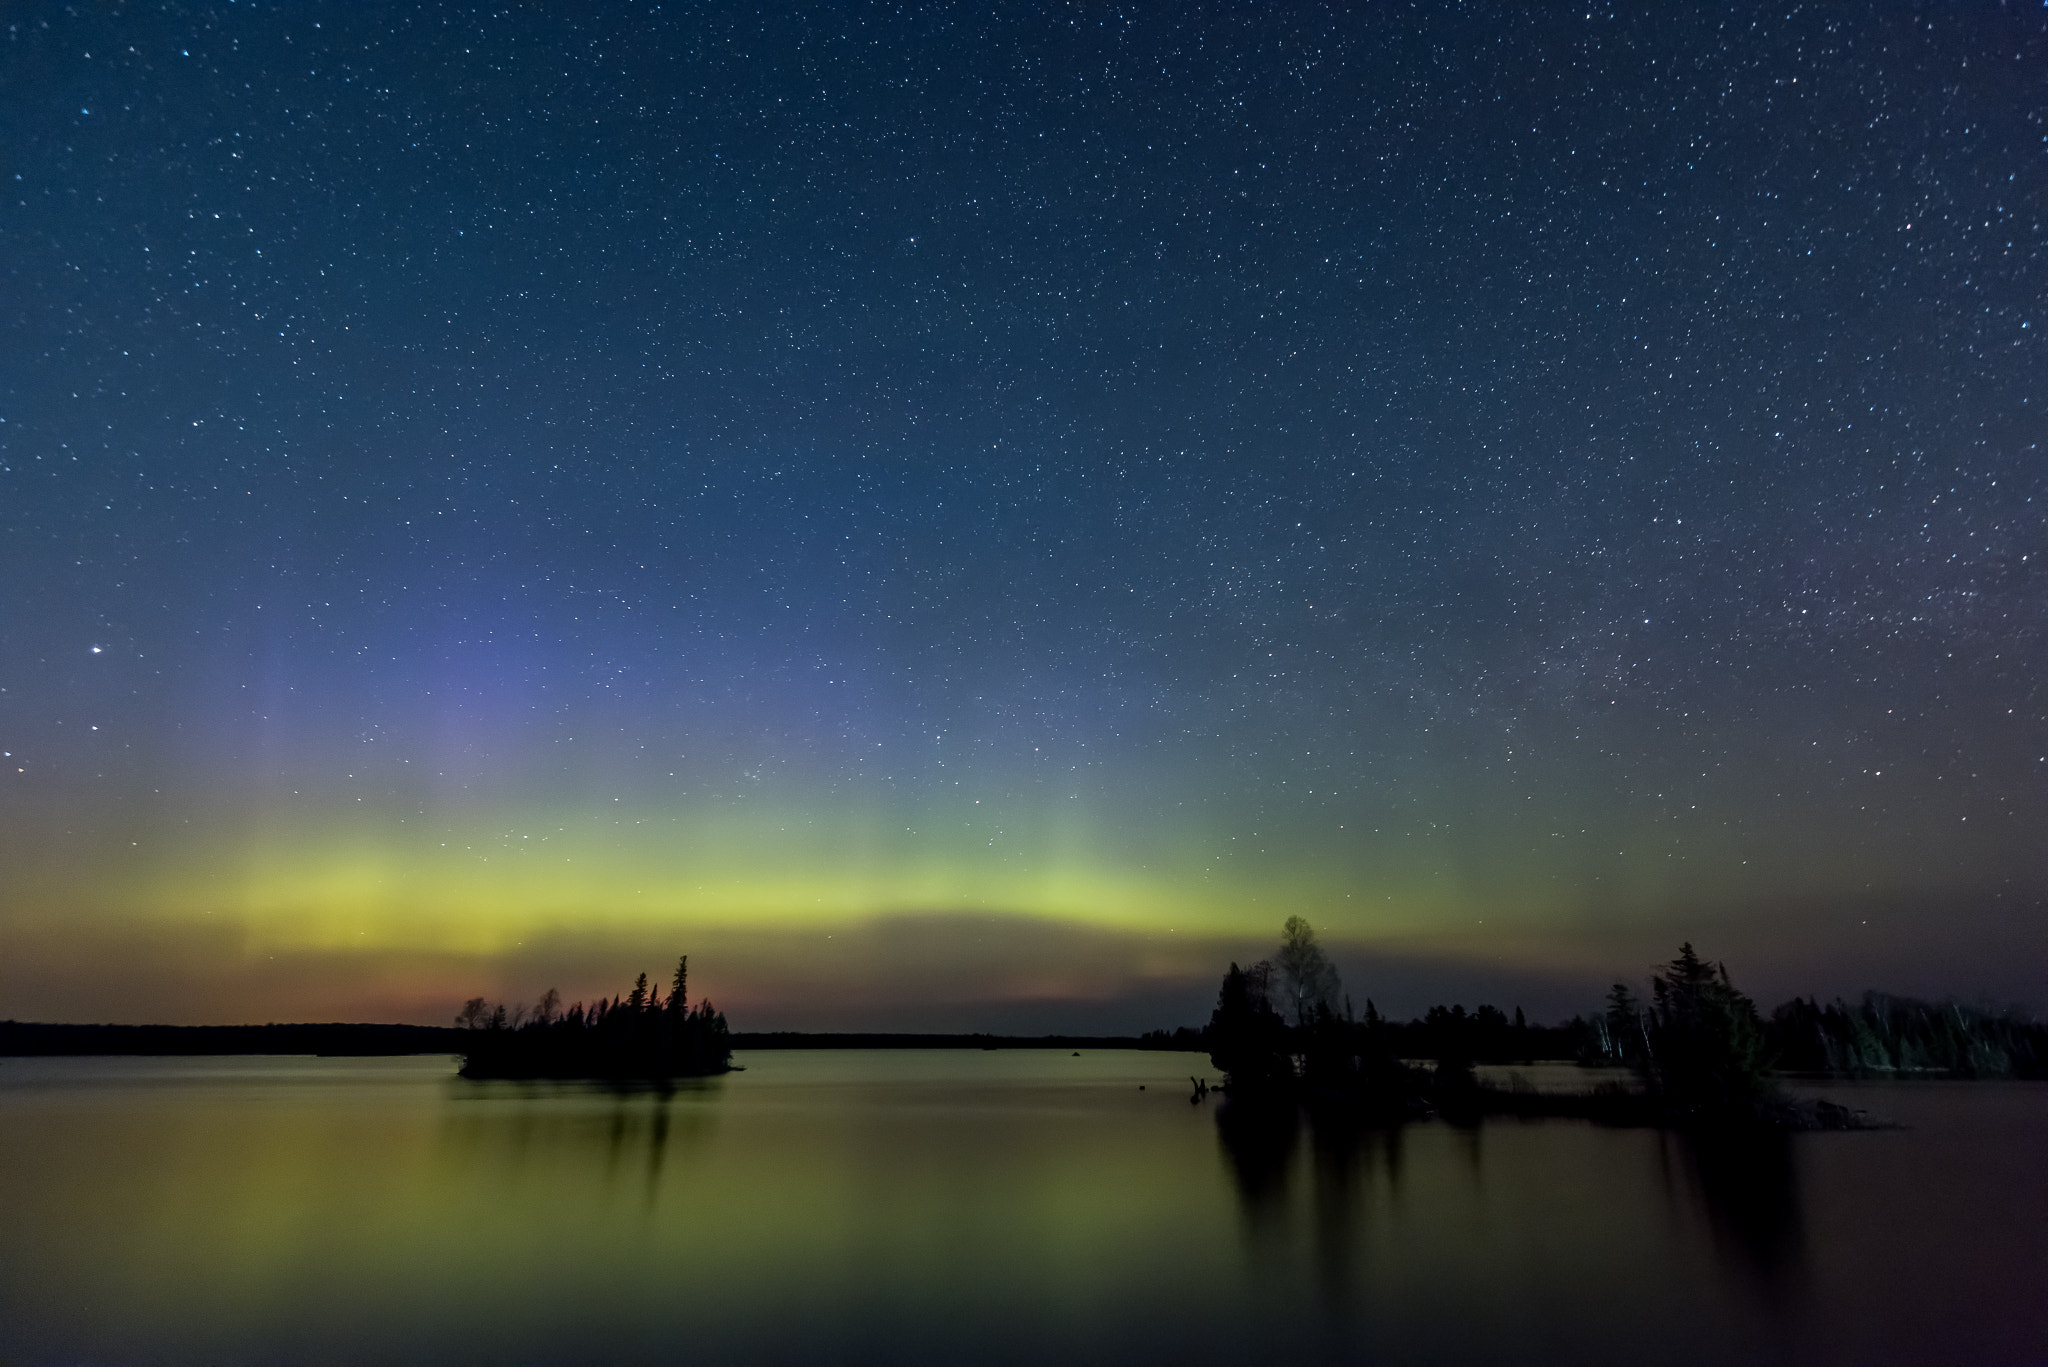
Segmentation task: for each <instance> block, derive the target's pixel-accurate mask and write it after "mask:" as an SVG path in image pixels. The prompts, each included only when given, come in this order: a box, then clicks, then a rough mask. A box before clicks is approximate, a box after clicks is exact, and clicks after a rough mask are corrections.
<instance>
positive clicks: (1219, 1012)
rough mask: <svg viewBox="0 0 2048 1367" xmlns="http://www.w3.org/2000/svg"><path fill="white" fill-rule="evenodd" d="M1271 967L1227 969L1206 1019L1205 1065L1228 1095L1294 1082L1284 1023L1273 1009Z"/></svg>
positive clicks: (1255, 966) (1292, 1065) (1257, 965)
mask: <svg viewBox="0 0 2048 1367" xmlns="http://www.w3.org/2000/svg"><path fill="white" fill-rule="evenodd" d="M1272 977H1273V966H1272V965H1271V964H1269V963H1266V962H1264V961H1261V962H1259V963H1255V964H1253V965H1252V966H1251V967H1250V968H1239V967H1238V966H1237V965H1236V964H1235V963H1233V964H1231V966H1230V971H1229V972H1228V973H1225V974H1224V975H1223V988H1222V990H1221V991H1220V992H1219V993H1218V994H1217V997H1216V1010H1215V1012H1214V1013H1213V1014H1211V1015H1210V1017H1209V1062H1211V1063H1212V1064H1214V1065H1215V1066H1216V1067H1217V1068H1218V1069H1220V1070H1221V1071H1222V1072H1223V1073H1224V1075H1225V1077H1226V1079H1227V1081H1226V1085H1227V1086H1229V1087H1230V1088H1231V1089H1232V1090H1234V1091H1238V1092H1243V1091H1250V1090H1258V1089H1261V1088H1270V1087H1273V1086H1276V1085H1278V1084H1281V1083H1284V1082H1291V1081H1293V1078H1294V1064H1293V1060H1292V1059H1291V1058H1290V1057H1289V1056H1288V1051H1287V1023H1286V1022H1285V1021H1284V1020H1282V1019H1281V1018H1280V1014H1279V1013H1278V1012H1277V1011H1275V1010H1274V1009H1273V1002H1272V998H1271V995H1270V994H1271V983H1272Z"/></svg>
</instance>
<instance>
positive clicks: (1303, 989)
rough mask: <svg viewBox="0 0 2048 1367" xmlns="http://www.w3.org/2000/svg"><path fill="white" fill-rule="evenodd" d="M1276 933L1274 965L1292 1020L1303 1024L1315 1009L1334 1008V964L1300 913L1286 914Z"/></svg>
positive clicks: (1335, 995)
mask: <svg viewBox="0 0 2048 1367" xmlns="http://www.w3.org/2000/svg"><path fill="white" fill-rule="evenodd" d="M1280 934H1281V939H1280V953H1279V954H1278V955H1276V956H1275V959H1276V960H1277V963H1276V965H1275V966H1276V967H1277V968H1279V970H1280V981H1281V984H1282V986H1283V988H1284V989H1285V991H1286V993H1287V1001H1288V1004H1289V1005H1291V1006H1292V1007H1293V1008H1294V1023H1295V1024H1296V1025H1307V1024H1308V1023H1309V1022H1310V1021H1311V1020H1313V1019H1315V1016H1316V1013H1317V1012H1318V1011H1321V1010H1334V1009H1335V1008H1336V1004H1337V996H1338V992H1339V984H1338V981H1337V966H1336V965H1335V964H1333V963H1331V962H1330V960H1329V957H1328V956H1327V955H1325V954H1324V953H1323V947H1322V946H1321V945H1319V944H1317V943H1316V932H1315V927H1313V926H1311V925H1310V924H1309V923H1308V922H1307V921H1305V920H1303V919H1302V918H1301V917H1299V916H1290V917H1288V918H1287V924H1286V925H1285V926H1284V927H1282V928H1281V932H1280Z"/></svg>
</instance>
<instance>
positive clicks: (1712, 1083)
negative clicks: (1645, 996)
mask: <svg viewBox="0 0 2048 1367" xmlns="http://www.w3.org/2000/svg"><path fill="white" fill-rule="evenodd" d="M1651 989H1652V991H1651V996H1652V998H1653V999H1654V1002H1655V1004H1654V1006H1653V1007H1652V1008H1651V1010H1650V1013H1649V1021H1650V1025H1649V1031H1648V1035H1649V1041H1648V1050H1647V1054H1648V1057H1647V1058H1646V1059H1645V1060H1644V1061H1643V1062H1642V1063H1641V1064H1639V1065H1638V1066H1639V1068H1640V1071H1641V1072H1642V1073H1643V1076H1644V1079H1645V1081H1646V1082H1647V1083H1648V1084H1649V1086H1650V1088H1651V1090H1652V1091H1654V1092H1656V1093H1657V1094H1658V1095H1659V1096H1661V1097H1663V1099H1664V1100H1665V1102H1666V1104H1667V1105H1669V1106H1671V1107H1672V1108H1673V1109H1674V1110H1675V1111H1677V1112H1678V1113H1679V1114H1681V1115H1683V1116H1687V1117H1690V1118H1693V1119H1696V1120H1703V1121H1714V1120H1723V1119H1741V1118H1746V1117H1751V1116H1754V1115H1755V1114H1756V1113H1757V1111H1758V1108H1759V1107H1760V1106H1761V1105H1762V1104H1763V1103H1764V1102H1766V1101H1767V1100H1769V1099H1770V1098H1771V1095H1772V1084H1771V1079H1770V1068H1769V1065H1768V1061H1767V1059H1766V1057H1765V1054H1764V1029H1763V1020H1762V1018H1761V1017H1760V1016H1758V1014H1757V1010H1756V1003H1755V1002H1752V1001H1751V1000H1750V999H1749V998H1748V997H1745V996H1743V995H1742V994H1741V993H1740V992H1738V991H1736V990H1735V988H1734V985H1733V984H1731V983H1730V982H1729V981H1728V968H1727V966H1726V965H1725V964H1723V965H1719V966H1718V967H1709V966H1708V965H1707V964H1706V963H1705V962H1704V961H1703V960H1701V958H1700V957H1699V955H1697V954H1696V953H1694V952H1693V947H1692V945H1691V944H1690V943H1687V944H1685V945H1683V946H1681V947H1680V949H1679V951H1678V957H1677V958H1675V959H1673V960H1672V961H1671V962H1670V963H1669V964H1668V965H1666V967H1665V971H1664V972H1662V973H1659V974H1658V975H1656V977H1655V978H1653V979H1652V980H1651Z"/></svg>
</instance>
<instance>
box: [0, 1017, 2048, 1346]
mask: <svg viewBox="0 0 2048 1367" xmlns="http://www.w3.org/2000/svg"><path fill="white" fill-rule="evenodd" d="M737 1061H739V1062H741V1063H743V1064H744V1065H745V1068H746V1071H744V1072H739V1073H734V1074H732V1075H731V1076H728V1077H723V1078H717V1079H711V1080H707V1081H703V1082H699V1083H693V1084H688V1085H685V1086H683V1087H681V1088H679V1089H677V1090H676V1091H675V1092H673V1093H672V1094H670V1095H666V1096H662V1095H655V1094H648V1093H642V1094H633V1095H619V1094H614V1093H610V1092H606V1091H603V1090H600V1089H596V1088H589V1087H582V1086H575V1085H563V1084H542V1085H534V1084H513V1083H466V1082H463V1081H461V1080H459V1079H457V1078H456V1077H454V1075H453V1074H454V1064H453V1062H452V1061H451V1060H449V1059H445V1058H401V1059H314V1058H206V1059H131V1058H118V1059H6V1060H4V1061H0V1363H7V1364H11V1365H21V1364H46V1363H48V1364H55V1363H65V1364H72V1363H149V1364H170V1363H290V1364H305V1363H412V1362H419V1363H429V1362H431V1363H570V1362H576V1363H585V1362H589V1363H594V1362H647V1363H654V1362H660V1363H681V1362H690V1363H702V1362H740V1361H744V1362H771V1363H772V1362H788V1363H799V1362H802V1363H810V1362H906V1363H922V1362H932V1363H936V1362H970V1361H971V1362H998V1363H1001V1362H1013V1363H1037V1362H1060V1363H1082V1362H1103V1363H1108V1362H1134V1361H1135V1362H1190V1363H1197V1362H1219V1361H1238V1362H1257V1361H1279V1360H1287V1361H1291V1362H1372V1363H1402V1362H1418V1363H1420V1362H1430V1363H1445V1362H1535V1363H1574V1364H1582V1363H1609V1362H1612V1363H1622V1362H1627V1363H1632V1364H1642V1363H1652V1362H1654V1363H1693V1362H1699V1363H1707V1362H1730V1363H1732V1362H1745V1363H1746V1362H1800V1363H1808V1362H1814V1363H1833V1362H1841V1363H1882V1362H1898V1363H1921V1362H1954V1363H2003V1362H2012V1363H2020V1362H2032V1363H2038V1362H2042V1361H2048V1161H2044V1160H2048V1085H2043V1084H2032V1083H1905V1084H1890V1085H1855V1086H1848V1085H1840V1086H1830V1087H1828V1088H1826V1089H1824V1092H1823V1094H1825V1095H1827V1096H1829V1097H1830V1098H1832V1099H1834V1100H1836V1101H1840V1102H1842V1103H1844V1104H1847V1105H1852V1106H1858V1107H1862V1108H1865V1109H1868V1110H1870V1111H1872V1112H1873V1113H1876V1114H1879V1115H1882V1116H1885V1117H1888V1118H1890V1119H1893V1120H1896V1121H1899V1122H1901V1123H1902V1124H1903V1125H1905V1126H1906V1127H1907V1128H1903V1129H1896V1130H1885V1131H1877V1132H1869V1133H1849V1134H1809V1135H1795V1136H1791V1137H1789V1138H1787V1139H1785V1140H1784V1141H1783V1142H1781V1143H1764V1144H1759V1145H1752V1146H1747V1147H1744V1148H1740V1149H1737V1150H1734V1151H1730V1150H1727V1149H1707V1150H1702V1149H1700V1148H1699V1147H1697V1146H1695V1145H1692V1144H1689V1143H1688V1142H1686V1141H1684V1140H1682V1139H1680V1138H1678V1137H1676V1136H1672V1135H1666V1134H1661V1133H1656V1132H1651V1131H1644V1130H1618V1129H1603V1128H1599V1127H1595V1126H1592V1125H1589V1124H1585V1123H1581V1122H1574V1121H1559V1120H1545V1121H1534V1122H1514V1121H1505V1122H1488V1123H1486V1124H1484V1125H1481V1126H1479V1127H1477V1128H1471V1129H1458V1128H1453V1127H1451V1126H1449V1125H1445V1124H1442V1123H1437V1122H1428V1123H1420V1124H1413V1125H1408V1126H1405V1127H1403V1128H1401V1129H1398V1130H1394V1131H1371V1130H1367V1131H1359V1132H1352V1133H1327V1132H1323V1133H1317V1132H1312V1131H1310V1130H1307V1129H1305V1128H1304V1129H1300V1130H1297V1131H1294V1132H1289V1131H1288V1130H1286V1129H1285V1128H1275V1127H1272V1126H1256V1125H1254V1126H1238V1125H1231V1126H1228V1127H1219V1124H1218V1114H1217V1101H1216V1099H1214V1098H1212V1099H1211V1100H1209V1101H1208V1102H1206V1103H1204V1104H1202V1105H1192V1104H1190V1101H1189V1093H1190V1087H1189V1082H1188V1076H1189V1074H1191V1073H1192V1074H1201V1075H1204V1076H1213V1070H1212V1069H1211V1068H1210V1067H1209V1065H1208V1060H1207V1059H1206V1058H1204V1057H1201V1056H1199V1055H1183V1054H1162V1053H1140V1052H1125V1051H1099V1052H1089V1051H1084V1052H1083V1054H1082V1055H1081V1056H1080V1057H1073V1056H1071V1055H1070V1054H1069V1053H1067V1052H1066V1051H1050V1050H1003V1051H999V1052H983V1051H972V1050H961V1051H954V1050H931V1051H907V1050H906V1051H883V1050H877V1051H844V1052H840V1051H788V1052H765V1051H764V1052H752V1053H746V1054H742V1055H740V1056H739V1057H738V1060H737ZM1523 1071H1524V1072H1525V1073H1527V1072H1530V1071H1532V1070H1523ZM1534 1071H1539V1072H1540V1071H1543V1070H1534ZM1574 1073H1575V1070H1571V1069H1569V1068H1564V1069H1558V1070H1555V1075H1556V1076H1557V1077H1559V1078H1560V1079H1563V1080H1570V1079H1571V1078H1572V1075H1573V1074H1574Z"/></svg>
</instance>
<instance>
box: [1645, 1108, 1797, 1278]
mask: <svg viewBox="0 0 2048 1367" xmlns="http://www.w3.org/2000/svg"><path fill="white" fill-rule="evenodd" d="M1792 1144H1793V1137H1792V1136H1791V1135H1789V1134H1786V1133H1784V1132H1783V1131H1779V1130H1765V1129H1761V1128H1756V1127H1748V1128H1743V1129H1733V1130H1700V1131H1691V1132H1685V1133H1680V1134H1676V1135H1672V1136H1671V1137H1670V1138H1669V1140H1668V1142H1667V1145H1666V1153H1667V1155H1668V1154H1669V1152H1670V1150H1671V1148H1673V1147H1675V1148H1676V1149H1677V1150H1678V1154H1679V1159H1680V1162H1681V1164H1682V1165H1683V1171H1684V1175H1685V1179H1686V1185H1687V1186H1688V1187H1689V1188H1690V1189H1691V1191H1692V1192H1693V1194H1694V1195H1695V1197H1696V1198H1697V1200H1698V1202H1699V1205H1700V1206H1701V1207H1703V1208H1704V1209H1705V1212H1706V1215H1707V1220H1708V1222H1709V1224H1710V1225H1711V1227H1712V1229H1713V1233H1714V1242H1715V1244H1716V1245H1717V1246H1718V1247H1719V1248H1720V1249H1721V1250H1722V1251H1723V1253H1724V1254H1725V1255H1727V1257H1728V1258H1729V1260H1730V1261H1731V1262H1734V1263H1736V1264H1737V1265H1739V1266H1741V1267H1742V1268H1743V1269H1744V1270H1745V1271H1747V1272H1748V1273H1749V1274H1750V1275H1751V1276H1753V1277H1755V1278H1756V1280H1757V1281H1758V1283H1759V1284H1760V1285H1761V1286H1762V1288H1763V1289H1764V1291H1765V1292H1766V1293H1767V1294H1769V1295H1771V1296H1772V1297H1773V1298H1774V1299H1775V1297H1776V1296H1777V1294H1779V1293H1781V1292H1783V1291H1785V1290H1787V1289H1788V1288H1789V1287H1790V1285H1791V1282H1792V1279H1793V1277H1794V1275H1795V1274H1796V1273H1797V1271H1798V1268H1799V1264H1800V1261H1801V1257H1802V1255H1803V1253H1804V1244H1805V1239H1804V1231H1803V1229H1802V1226H1801V1223H1800V1207H1799V1173H1798V1168H1797V1165H1796V1163H1795V1161H1794V1160H1795V1155H1794V1153H1793V1149H1792Z"/></svg>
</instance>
